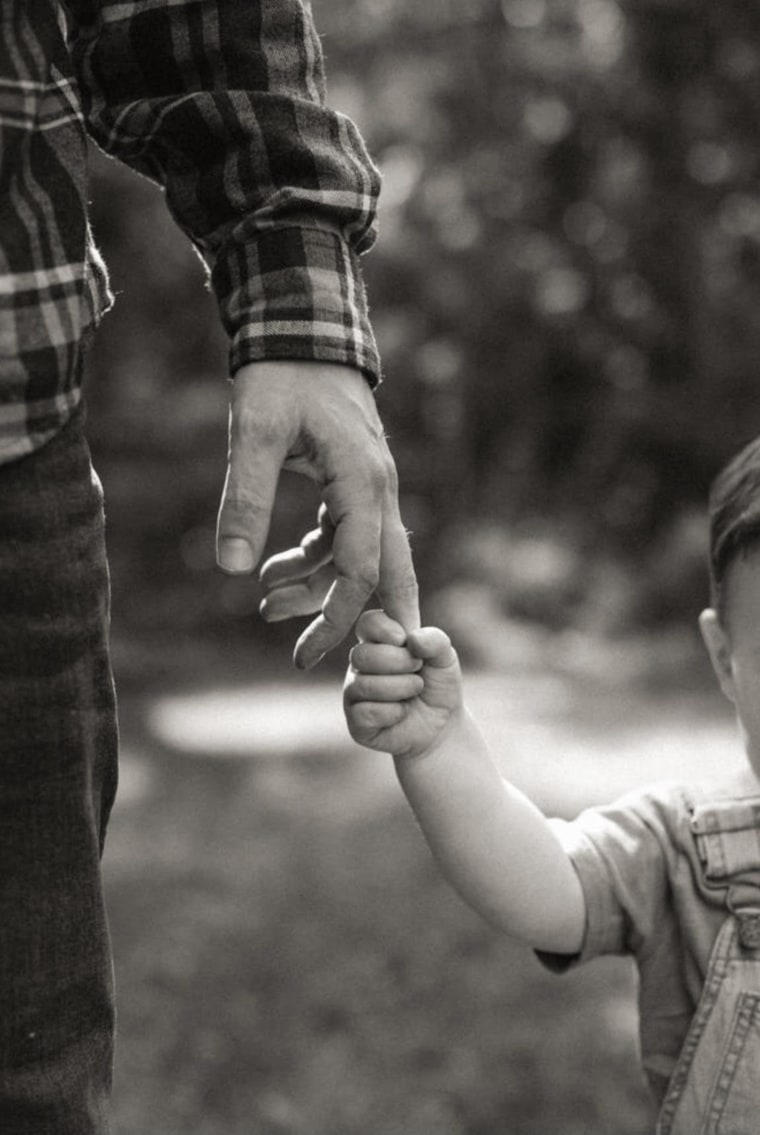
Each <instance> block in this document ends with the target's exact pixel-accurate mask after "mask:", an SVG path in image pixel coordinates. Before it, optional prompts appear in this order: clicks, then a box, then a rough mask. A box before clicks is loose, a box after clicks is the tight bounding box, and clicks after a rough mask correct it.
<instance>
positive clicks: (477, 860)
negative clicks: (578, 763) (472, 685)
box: [396, 713, 585, 953]
mask: <svg viewBox="0 0 760 1135" xmlns="http://www.w3.org/2000/svg"><path fill="white" fill-rule="evenodd" d="M396 770H397V774H398V778H399V781H400V783H401V786H402V788H403V790H404V792H405V794H406V797H407V799H408V801H409V803H410V805H411V807H412V809H413V811H414V813H415V815H416V816H417V819H418V821H419V823H420V826H421V828H422V831H423V833H424V835H425V838H426V840H427V842H428V843H429V845H430V847H431V850H432V851H433V854H434V855H435V857H436V860H437V861H438V863H439V865H440V867H441V869H442V871H443V873H444V874H445V875H446V877H447V878H448V880H449V881H450V882H451V883H452V885H453V886H454V887H455V888H456V889H457V890H458V891H459V893H460V894H461V895H462V897H463V898H464V899H465V900H466V901H467V902H468V903H469V904H470V905H471V906H472V907H473V908H474V909H475V910H477V911H478V913H480V914H481V915H482V916H483V917H484V918H486V919H487V920H488V921H489V922H491V923H492V924H494V925H495V926H497V927H498V928H499V929H501V930H504V931H505V932H506V933H508V934H509V935H510V936H513V937H515V938H518V939H520V940H522V941H524V942H527V943H529V944H530V945H531V946H534V947H536V948H539V949H543V950H550V951H555V952H560V953H574V952H575V951H576V950H578V949H579V948H580V944H581V940H582V936H583V926H584V920H585V908H584V901H583V897H582V893H581V890H580V884H579V883H578V879H577V877H576V875H575V872H574V871H573V868H572V866H571V864H570V862H569V860H568V859H567V857H566V855H565V853H564V851H563V850H562V849H561V847H560V845H559V844H558V842H557V840H556V837H555V836H554V834H553V833H552V831H551V829H550V827H549V825H548V824H547V822H546V820H545V818H544V816H543V815H542V814H541V812H540V811H539V810H538V809H537V808H536V807H535V805H533V804H532V803H531V801H530V800H528V798H527V797H526V796H524V795H523V794H522V793H521V792H520V791H519V790H518V789H516V788H515V787H514V786H512V785H510V784H509V783H508V782H506V781H505V780H504V778H503V777H502V775H501V773H500V772H499V770H498V768H497V767H496V765H495V763H494V761H493V759H492V757H491V755H490V753H489V751H488V748H487V746H486V744H485V741H484V740H483V738H482V736H481V734H480V733H479V731H478V730H477V728H476V726H475V724H474V723H473V722H472V720H471V719H470V718H469V716H468V715H467V714H466V713H463V714H462V715H461V718H460V719H459V720H457V722H456V723H455V724H452V726H451V727H450V728H449V729H448V730H447V732H446V734H445V735H444V737H443V739H442V740H441V741H440V742H439V743H438V744H437V745H436V746H435V747H434V748H433V749H431V750H430V751H429V752H428V753H427V754H425V755H423V756H421V757H417V758H412V759H403V758H402V759H398V760H397V761H396Z"/></svg>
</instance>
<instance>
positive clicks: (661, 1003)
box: [539, 774, 760, 1101]
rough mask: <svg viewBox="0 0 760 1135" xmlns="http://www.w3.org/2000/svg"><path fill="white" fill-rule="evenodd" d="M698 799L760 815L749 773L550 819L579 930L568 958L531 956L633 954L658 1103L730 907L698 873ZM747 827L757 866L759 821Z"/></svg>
mask: <svg viewBox="0 0 760 1135" xmlns="http://www.w3.org/2000/svg"><path fill="white" fill-rule="evenodd" d="M706 800H710V801H711V802H713V803H718V804H719V803H720V802H721V801H729V800H732V801H737V800H739V801H741V804H742V805H743V804H744V803H745V802H747V803H751V804H754V805H755V806H756V807H757V808H758V810H759V812H758V814H760V784H758V782H757V781H756V780H754V779H752V778H751V777H750V775H749V774H746V775H745V776H743V777H742V778H741V780H739V781H737V780H736V779H733V780H732V781H731V782H730V783H729V782H726V783H725V784H723V785H720V784H714V785H710V786H700V787H698V788H697V787H696V786H693V787H685V786H683V785H678V784H672V783H668V784H662V785H657V786H654V787H652V788H648V789H644V790H640V791H637V792H634V793H630V794H629V795H627V796H624V797H622V798H621V799H620V800H618V801H617V802H616V803H614V804H612V805H610V806H608V807H603V808H593V809H589V810H588V811H585V812H583V813H581V815H580V816H579V817H578V818H577V819H576V820H574V821H571V822H568V821H563V820H551V821H550V823H551V825H552V827H553V828H554V830H555V832H556V833H557V835H558V836H559V838H560V840H561V842H562V845H563V847H564V848H565V850H566V851H567V853H568V855H569V856H570V858H571V860H572V862H573V864H574V866H575V869H576V871H577V872H578V875H579V878H580V881H581V885H582V887H583V892H584V896H585V899H586V910H587V915H586V931H585V936H584V942H583V947H582V950H581V953H580V954H579V955H577V956H576V957H573V958H568V957H561V956H557V955H547V954H539V957H540V958H541V960H542V961H543V962H544V964H546V965H547V966H548V967H549V968H550V969H552V970H555V971H560V972H561V971H564V970H566V969H568V968H570V967H571V966H573V965H575V964H578V963H579V962H584V961H588V960H590V959H591V958H595V957H599V956H601V955H603V954H630V955H632V956H633V957H634V958H635V961H636V965H637V968H638V971H639V978H640V981H639V1010H640V1026H639V1027H640V1037H641V1053H642V1062H643V1065H644V1070H645V1072H646V1074H647V1077H648V1079H649V1081H650V1084H651V1086H652V1090H653V1092H654V1094H655V1097H656V1098H657V1099H658V1100H660V1101H661V1099H662V1097H663V1095H664V1093H665V1089H666V1087H667V1083H668V1080H669V1078H670V1075H671V1073H672V1071H673V1068H674V1065H675V1062H676V1060H677V1058H678V1054H679V1052H680V1050H681V1047H682V1045H683V1042H684V1040H685V1037H686V1033H687V1031H688V1028H689V1024H690V1022H691V1019H692V1016H693V1014H694V1012H695V1010H696V1007H697V1004H698V1002H699V998H700V995H701V992H702V987H703V984H704V980H705V975H706V972H707V967H708V963H709V959H710V954H711V951H712V947H713V943H714V941H715V938H716V936H717V934H718V931H719V929H720V927H721V925H722V923H723V921H724V920H725V918H726V916H727V913H728V912H727V908H726V896H727V891H728V888H727V887H726V886H725V885H716V884H715V882H714V881H711V880H709V879H707V880H706V879H705V878H704V871H703V868H702V857H701V854H700V846H699V841H698V839H697V837H696V835H695V831H694V826H693V823H692V820H693V815H694V809H695V808H696V807H698V806H700V805H703V804H704V802H705V801H706ZM749 835H750V838H751V839H752V840H754V841H755V842H756V843H757V858H758V864H760V826H759V827H758V830H757V832H753V831H750V833H749ZM758 906H760V875H758Z"/></svg>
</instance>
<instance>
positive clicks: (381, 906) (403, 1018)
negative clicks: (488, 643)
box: [106, 675, 724, 1135]
mask: <svg viewBox="0 0 760 1135" xmlns="http://www.w3.org/2000/svg"><path fill="white" fill-rule="evenodd" d="M284 677H285V679H286V681H287V675H285V676H284ZM494 683H496V685H495V684H494ZM499 690H501V693H502V694H503V696H501V697H500V696H497V694H498V692H499ZM552 691H553V692H552ZM154 692H155V691H154ZM227 693H230V694H233V695H234V697H233V698H232V700H231V701H229V700H228V701H227V702H225V696H226V695H227ZM248 694H249V697H246V696H245V690H243V691H242V692H241V689H240V687H238V688H237V689H236V690H232V691H227V692H225V690H224V689H220V690H218V691H217V692H216V695H215V696H216V700H214V698H212V699H211V700H209V699H208V698H207V699H206V700H204V696H203V691H198V692H197V696H196V693H194V691H193V690H192V689H190V690H188V691H186V696H185V697H184V698H182V697H180V698H179V700H178V699H177V698H176V697H174V698H169V699H168V701H167V700H166V699H164V701H163V702H161V701H160V699H159V702H158V703H157V702H156V700H155V698H151V699H150V700H149V699H147V698H145V697H144V696H142V695H140V694H139V693H138V692H137V691H136V690H135V689H132V690H131V691H130V692H129V693H128V694H127V695H126V696H125V697H123V699H122V730H123V737H124V759H123V767H124V780H123V791H122V796H121V802H120V804H119V805H118V806H117V809H116V811H115V814H114V817H113V822H112V827H111V833H110V839H109V845H108V852H107V859H106V875H107V886H108V896H109V905H110V911H111V923H112V931H113V938H114V945H115V957H116V970H117V981H118V986H119V1004H120V1024H119V1036H120V1040H119V1048H118V1062H117V1077H116V1088H115V1101H114V1116H115V1127H114V1135H644V1133H645V1132H647V1131H649V1130H650V1129H651V1118H652V1117H651V1111H650V1107H649V1103H648V1099H647V1094H646V1090H645V1088H644V1086H643V1083H642V1080H641V1077H640V1074H639V1072H638V1070H637V1058H636V1018H635V1009H634V981H633V975H632V972H631V969H630V967H629V964H628V963H627V961H625V960H623V959H608V960H604V961H602V962H599V963H595V964H594V965H593V966H589V967H587V968H586V969H584V970H581V971H578V972H576V973H573V974H571V975H569V976H566V977H563V978H557V977H553V976H551V975H549V974H547V973H546V972H545V971H544V970H543V969H542V968H541V966H540V965H539V964H538V962H537V961H536V960H535V959H534V958H533V957H532V956H531V955H530V953H526V952H525V951H524V950H522V949H519V948H517V947H515V946H513V945H512V944H511V943H509V942H508V941H506V940H504V939H503V938H500V937H498V936H497V935H496V934H495V933H493V932H492V931H491V930H490V929H489V928H488V927H486V926H485V925H483V924H482V923H481V922H480V921H479V920H478V919H477V918H476V917H475V916H474V915H473V914H472V913H471V912H470V911H469V910H468V909H467V908H466V907H465V906H464V905H463V904H462V903H461V902H460V901H459V899H458V898H457V897H456V896H454V895H453V894H452V893H451V891H450V890H449V889H448V887H447V885H446V884H445V883H443V882H442V881H441V880H440V879H439V877H438V875H437V873H436V871H435V869H434V867H433V865H432V863H431V860H430V857H429V853H428V851H427V849H426V848H425V846H424V845H423V844H422V841H421V838H420V836H419V834H418V832H417V830H416V828H415V826H414V823H413V821H412V819H411V818H410V816H409V814H408V813H407V811H406V808H405V805H404V803H403V801H402V799H401V797H400V794H399V792H398V790H397V789H396V786H395V783H394V781H393V777H392V773H391V770H390V768H389V762H386V761H385V760H384V759H383V758H382V757H376V756H373V755H371V754H364V753H362V752H361V751H359V750H357V749H356V748H355V747H353V746H352V745H351V744H350V743H349V742H346V741H338V740H336V738H337V736H338V734H337V733H336V734H334V735H333V734H332V733H331V732H330V729H329V728H328V727H327V726H325V725H324V722H323V725H322V727H321V728H320V729H318V730H310V729H309V728H308V722H307V721H306V720H305V719H304V720H303V722H302V726H303V727H302V729H301V740H300V742H298V743H296V740H295V739H294V740H293V741H292V742H291V747H290V748H289V749H288V750H287V751H279V752H273V751H271V749H267V745H266V741H264V743H263V744H262V745H260V746H258V747H257V745H256V740H255V738H256V721H257V720H263V718H261V717H260V715H261V714H262V713H264V711H265V708H266V706H267V705H268V707H269V709H268V711H267V712H269V713H270V716H271V714H272V713H274V715H275V719H276V718H277V715H278V714H280V715H281V720H282V722H283V728H284V727H285V724H286V723H288V727H289V728H292V726H293V722H294V720H297V719H298V714H299V704H300V702H299V699H300V698H301V697H302V696H303V694H304V687H303V686H301V685H299V684H298V682H297V681H296V680H295V679H294V681H293V684H291V685H285V686H284V687H282V686H280V687H276V688H275V687H258V688H256V687H251V688H250V689H249V690H248ZM324 696H325V698H327V699H328V703H329V704H330V705H333V704H334V707H335V721H336V722H337V721H338V719H339V708H338V699H337V695H336V692H335V689H334V688H333V687H332V686H330V687H328V690H326V691H325V695H324ZM277 698H279V701H278V700H277ZM473 698H474V701H475V702H476V703H478V702H479V706H480V709H481V710H482V711H485V716H486V717H488V718H489V720H488V726H489V728H490V729H491V731H492V732H493V733H501V734H502V735H503V734H504V732H505V728H506V726H507V725H509V726H511V732H512V735H513V737H514V738H515V746H514V747H515V751H516V757H515V760H516V767H517V769H518V779H520V778H522V780H523V782H525V783H526V784H527V786H528V787H531V786H532V783H531V778H533V782H534V783H533V786H534V787H536V788H537V790H538V795H539V796H541V795H542V793H543V796H544V801H543V802H544V803H545V804H546V805H547V807H549V808H550V810H553V811H562V810H563V801H564V804H565V806H566V807H565V810H574V809H575V807H576V806H577V804H578V803H579V802H583V800H584V799H587V798H588V799H591V798H596V797H598V796H599V795H602V796H604V795H608V794H610V793H612V790H613V788H615V789H617V787H619V786H620V787H625V783H624V782H625V781H633V782H635V780H636V779H640V777H641V775H642V772H641V769H638V771H637V767H635V762H633V764H632V759H631V754H632V753H633V754H636V753H637V752H638V755H639V756H640V757H641V764H642V767H643V768H645V769H648V767H649V766H648V765H647V760H649V761H650V764H651V763H652V760H653V758H656V756H657V752H662V751H666V750H667V744H666V741H667V738H670V741H671V748H670V750H667V751H666V761H665V763H666V764H668V762H669V765H670V766H672V765H673V763H674V762H676V763H677V762H678V760H679V759H680V758H681V756H683V752H684V746H686V747H687V748H688V749H689V750H691V749H693V737H694V728H693V725H694V720H695V714H696V716H697V718H699V719H701V720H703V723H704V726H705V730H706V733H705V736H706V737H707V738H708V739H709V744H710V745H712V743H713V740H714V738H713V737H712V735H711V734H710V732H709V730H710V728H713V727H714V721H713V709H712V707H711V706H709V707H707V708H704V707H701V703H699V704H698V699H697V700H693V701H692V702H691V703H690V706H691V708H690V709H689V708H688V707H687V706H686V705H685V704H684V703H683V702H679V703H678V704H677V705H675V706H674V705H673V704H672V703H671V702H669V701H668V699H664V700H663V699H661V698H660V699H655V700H654V701H653V699H652V697H651V696H649V695H647V696H646V697H645V698H644V701H645V702H646V703H647V705H648V707H649V708H648V712H647V713H646V714H644V712H643V704H638V703H635V702H634V703H632V702H631V701H630V699H628V700H625V701H623V700H622V699H621V698H618V701H617V703H615V702H614V701H613V702H611V701H610V700H609V698H608V699H607V701H606V702H605V704H604V708H603V709H601V708H599V707H600V704H601V703H600V702H599V701H598V698H597V697H596V694H595V693H594V691H593V690H589V689H585V690H582V689H576V688H575V687H574V686H573V685H572V683H568V681H567V680H564V679H563V680H561V681H560V683H559V685H558V684H557V682H556V681H555V682H554V684H551V683H550V684H549V685H546V684H544V685H541V683H530V685H526V684H525V683H522V684H519V683H517V684H515V683H514V682H513V683H511V684H510V683H509V682H507V683H506V685H504V684H502V683H501V681H500V680H499V681H498V682H497V680H496V679H494V678H493V677H490V678H486V679H484V680H483V681H480V682H479V683H477V684H476V687H475V688H474V689H473ZM273 699H274V700H273ZM330 699H332V700H330ZM309 704H310V705H312V706H313V704H314V703H313V702H311V703H309ZM162 705H163V710H164V712H163V715H162V714H161V713H159V712H157V706H158V709H160V708H161V706H162ZM225 705H227V706H228V707H229V706H234V707H237V708H236V709H235V713H237V714H238V717H240V715H241V713H242V715H243V721H242V726H244V725H245V714H246V713H248V714H249V718H248V720H249V724H250V730H249V735H250V739H251V740H250V745H249V746H248V747H247V748H246V746H243V745H241V741H240V738H241V736H245V733H246V730H245V728H241V721H238V726H237V727H236V728H233V727H232V726H233V724H234V723H232V722H231V719H230V713H231V711H229V710H228V711H225ZM167 707H168V711H172V712H173V716H172V712H168V711H167ZM241 707H242V708H241ZM489 713H490V715H489ZM537 714H540V718H541V720H540V721H537V720H536V715H537ZM257 715H259V716H258V717H257ZM700 715H701V716H700ZM687 721H688V722H690V724H691V732H690V735H689V738H688V739H687V740H686V741H684V740H681V742H680V746H681V747H680V748H679V743H676V741H675V738H676V737H677V736H681V732H679V728H678V727H679V726H685V725H686V722H687ZM167 722H168V723H169V724H167ZM172 722H174V726H172V725H171V723H172ZM178 722H179V723H184V727H185V728H184V732H183V730H182V729H181V728H179V727H178V725H177V723H178ZM162 723H163V724H162ZM203 728H205V729H206V732H205V733H204V732H203ZM717 728H718V729H722V728H724V726H723V725H719V726H718V727H717ZM647 730H649V732H648V733H647ZM652 730H654V732H652ZM637 731H638V732H637ZM637 736H638V737H639V740H640V744H639V745H638V747H637V744H636V737H637ZM215 737H216V741H215V740H214V738H215ZM561 741H562V742H564V743H562V744H560V742H561ZM663 744H664V745H665V749H664V750H663V748H662V746H663ZM705 744H707V742H705ZM674 745H675V748H673V746H674ZM652 746H654V747H655V749H656V750H657V752H655V753H654V754H653V752H652ZM603 750H606V753H607V765H606V768H607V773H608V776H607V779H606V780H605V777H604V775H602V774H601V773H600V769H601V765H600V763H599V760H598V759H597V757H598V756H599V754H600V753H601V752H602V751H603ZM582 752H587V753H590V756H589V760H588V761H587V762H586V764H585V765H584V764H583V761H581V760H580V757H578V756H577V755H578V754H580V753H582ZM550 754H552V755H553V756H554V758H555V759H556V761H558V762H559V763H558V764H555V766H554V768H555V773H556V775H553V776H551V775H550V776H549V777H548V778H546V777H544V779H543V780H539V781H537V780H536V775H537V770H538V769H539V768H540V767H541V765H542V763H545V759H549V755H550ZM595 754H596V756H595ZM703 755H704V754H703ZM576 758H577V759H576ZM567 760H571V761H572V764H571V765H568V764H567ZM563 761H564V763H563ZM665 771H666V772H667V771H669V768H666V769H665ZM560 772H561V775H559V773H560ZM610 776H611V777H612V781H614V784H613V783H612V782H611V781H610Z"/></svg>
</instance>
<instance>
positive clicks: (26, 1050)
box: [0, 408, 117, 1135]
mask: <svg viewBox="0 0 760 1135" xmlns="http://www.w3.org/2000/svg"><path fill="white" fill-rule="evenodd" d="M83 419H84V411H83V410H82V409H81V408H80V409H79V410H77V411H76V413H75V415H74V417H73V418H72V419H71V420H70V421H69V423H68V424H67V425H66V426H65V427H64V429H63V430H62V431H61V433H60V434H58V435H57V436H56V437H55V438H54V439H53V440H52V441H50V442H49V443H48V444H47V445H45V446H44V447H43V448H42V449H40V450H38V451H37V452H36V453H33V454H31V455H30V456H28V457H25V458H22V459H21V460H19V461H16V462H13V463H11V464H7V465H1V466H0V1132H2V1135H105V1132H107V1130H108V1121H107V1117H106V1109H107V1103H108V1096H109V1091H110V1084H111V1068H112V1059H113V1027H114V999H113V979H112V967H111V955H110V946H109V938H108V928H107V922H106V915H105V910H104V905H103V896H102V888H101V877H100V857H101V854H102V850H103V840H104V835H105V828H106V823H107V820H108V815H109V812H110V809H111V805H112V803H113V798H114V794H115V790H116V776H117V771H116V770H117V730H116V711H115V702H114V693H113V682H112V678H111V669H110V662H109V655H108V604H109V585H108V570H107V566H106V559H105V545H104V538H103V507H102V493H101V489H100V485H99V483H98V481H97V478H96V477H95V475H94V473H93V471H92V466H91V464H90V455H89V450H88V447H87V443H86V441H85V438H84V434H83Z"/></svg>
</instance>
